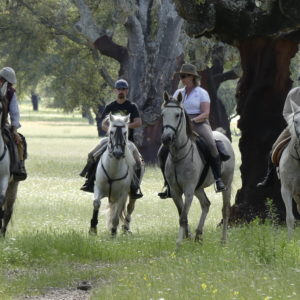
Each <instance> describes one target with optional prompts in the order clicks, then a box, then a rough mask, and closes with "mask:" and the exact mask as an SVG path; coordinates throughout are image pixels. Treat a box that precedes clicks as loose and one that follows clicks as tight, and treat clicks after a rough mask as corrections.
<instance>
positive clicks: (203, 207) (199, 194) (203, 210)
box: [195, 189, 210, 242]
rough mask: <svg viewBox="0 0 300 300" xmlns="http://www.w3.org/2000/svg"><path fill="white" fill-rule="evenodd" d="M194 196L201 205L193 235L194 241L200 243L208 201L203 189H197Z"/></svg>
mask: <svg viewBox="0 0 300 300" xmlns="http://www.w3.org/2000/svg"><path fill="white" fill-rule="evenodd" d="M195 195H196V197H197V198H198V199H199V202H200V205H201V216H200V219H199V223H198V226H197V229H196V235H195V241H196V242H199V241H202V234H203V227H204V223H205V220H206V217H207V214H208V211H209V207H210V201H209V200H208V198H207V196H206V194H205V192H204V190H203V189H198V190H197V191H195Z"/></svg>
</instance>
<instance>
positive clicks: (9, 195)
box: [1, 181, 19, 236]
mask: <svg viewBox="0 0 300 300" xmlns="http://www.w3.org/2000/svg"><path fill="white" fill-rule="evenodd" d="M18 185H19V182H15V181H13V182H12V183H10V184H9V186H8V188H7V191H6V200H5V204H4V212H3V226H2V228H1V234H2V235H3V236H5V233H6V229H7V225H8V223H9V221H10V219H11V216H12V213H13V207H14V204H15V201H16V198H17V191H18Z"/></svg>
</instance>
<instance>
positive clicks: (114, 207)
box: [110, 195, 127, 237]
mask: <svg viewBox="0 0 300 300" xmlns="http://www.w3.org/2000/svg"><path fill="white" fill-rule="evenodd" d="M126 199H127V195H126V196H125V199H119V201H118V202H116V203H113V204H111V205H110V209H111V222H110V223H111V229H110V230H111V235H112V236H113V237H114V236H116V234H117V229H118V225H119V221H120V217H121V214H122V211H123V209H124V207H125V204H126Z"/></svg>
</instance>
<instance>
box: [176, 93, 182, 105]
mask: <svg viewBox="0 0 300 300" xmlns="http://www.w3.org/2000/svg"><path fill="white" fill-rule="evenodd" d="M182 99H183V96H182V93H181V92H179V93H178V96H177V101H178V102H179V103H181V101H182Z"/></svg>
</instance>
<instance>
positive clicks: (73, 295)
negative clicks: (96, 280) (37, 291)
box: [16, 289, 90, 300]
mask: <svg viewBox="0 0 300 300" xmlns="http://www.w3.org/2000/svg"><path fill="white" fill-rule="evenodd" d="M89 297H90V293H89V292H88V291H82V290H79V289H53V290H48V291H47V293H45V294H43V295H39V296H22V297H18V298H16V300H28V299H32V300H87V299H89Z"/></svg>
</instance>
